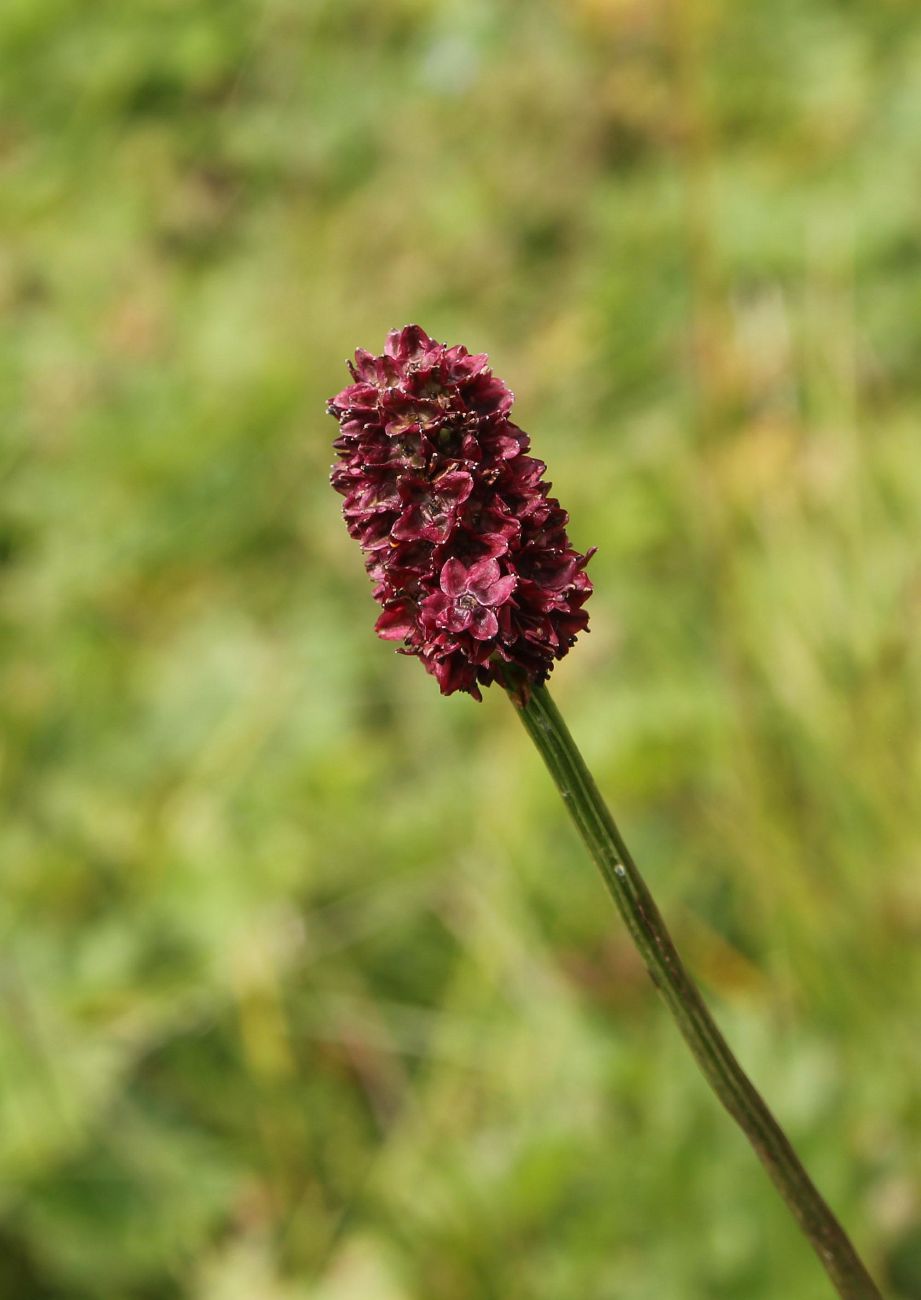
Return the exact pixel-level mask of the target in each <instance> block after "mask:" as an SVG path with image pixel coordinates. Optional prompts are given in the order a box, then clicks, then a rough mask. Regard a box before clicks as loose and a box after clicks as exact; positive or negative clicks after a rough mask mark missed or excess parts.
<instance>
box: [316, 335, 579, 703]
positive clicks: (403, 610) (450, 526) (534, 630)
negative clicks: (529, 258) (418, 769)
mask: <svg viewBox="0 0 921 1300" xmlns="http://www.w3.org/2000/svg"><path fill="white" fill-rule="evenodd" d="M349 369H350V371H351V374H352V379H353V380H354V382H353V383H352V384H350V385H349V386H348V387H347V388H344V389H343V390H342V392H341V393H339V394H337V396H336V397H334V398H332V399H331V401H330V402H329V406H328V409H329V412H330V414H331V415H333V416H334V417H335V419H336V420H338V422H339V437H338V438H337V439H336V442H335V444H334V445H335V448H336V452H337V454H338V458H339V459H338V462H337V464H336V465H335V466H334V468H333V472H332V475H331V482H332V485H333V487H334V488H335V489H336V491H337V492H339V493H340V494H341V495H342V496H343V497H344V498H345V502H344V505H343V515H344V517H345V522H346V526H347V527H348V530H349V533H350V534H351V536H352V537H354V538H355V540H356V541H357V542H358V543H359V545H360V546H361V548H362V551H363V553H364V557H365V567H366V568H367V570H368V573H369V574H370V576H371V580H372V582H373V583H374V596H375V599H376V600H377V601H378V602H379V603H380V605H381V606H382V607H383V613H382V614H381V615H380V617H379V619H378V621H377V633H378V635H379V636H381V637H383V638H384V639H385V640H389V641H400V642H402V645H401V647H400V648H401V649H402V650H403V652H404V653H406V654H412V655H417V656H418V657H419V658H420V659H421V660H422V663H423V665H424V667H425V668H426V670H427V671H428V672H430V673H431V674H432V675H433V676H434V677H435V678H436V680H437V682H438V684H439V686H440V688H441V691H442V693H443V694H445V695H450V694H451V693H452V692H453V691H467V692H468V693H469V694H470V695H473V696H474V697H475V698H476V699H480V698H481V696H480V690H479V688H480V686H486V685H488V684H489V683H490V682H492V681H494V680H496V678H497V677H500V678H502V679H503V680H505V678H504V676H503V674H502V664H503V663H504V664H508V665H509V666H510V667H511V669H513V670H515V672H516V677H517V678H518V679H519V680H523V681H524V682H525V683H526V684H528V685H539V684H540V683H542V682H544V681H546V679H547V677H548V676H549V675H550V672H551V669H552V668H553V663H554V660H556V659H562V657H563V656H564V655H565V654H566V652H567V651H568V650H569V649H570V647H571V646H572V645H573V644H574V642H575V640H576V637H577V636H578V634H579V633H580V632H583V631H585V630H586V629H587V627H588V614H587V613H586V611H585V610H584V609H583V606H584V604H585V602H586V600H587V599H588V597H589V596H590V595H591V592H592V584H591V582H590V581H589V578H588V576H587V574H586V573H585V565H586V564H587V562H588V560H589V559H590V558H591V555H592V553H593V552H592V551H589V552H588V553H587V554H584V555H583V554H580V552H578V551H576V550H574V549H573V547H572V546H571V545H570V542H569V537H568V535H567V532H566V524H567V522H568V516H567V514H566V512H565V511H564V510H563V509H562V507H561V506H560V503H559V501H557V499H556V498H555V497H552V496H550V495H549V491H550V484H549V483H546V482H545V481H544V479H543V474H544V470H545V466H544V464H543V462H542V461H539V460H537V459H535V458H534V457H533V456H530V455H528V449H529V446H530V440H529V438H528V435H527V434H526V433H524V431H523V430H521V429H519V428H518V426H517V425H515V424H513V423H512V421H511V420H510V419H509V412H510V410H511V407H512V401H513V396H512V394H511V392H510V391H509V390H508V388H507V387H506V386H505V384H504V383H503V382H502V380H501V379H497V378H496V377H495V376H494V375H493V373H492V371H491V370H490V368H489V364H488V358H487V357H486V356H485V354H480V355H477V356H471V354H470V353H469V352H468V351H467V349H466V348H464V347H450V348H449V347H448V346H447V345H446V344H441V343H436V342H435V341H434V340H433V339H431V338H430V337H429V336H428V334H426V332H425V331H424V330H423V329H421V328H420V327H419V326H418V325H407V326H406V327H405V328H404V329H401V330H393V331H391V333H390V335H389V336H388V338H387V342H386V345H385V347H384V352H383V355H381V356H378V357H376V356H373V355H372V354H371V353H370V352H365V351H364V350H363V349H361V348H359V349H358V351H357V352H356V353H355V361H354V363H351V362H350V363H349Z"/></svg>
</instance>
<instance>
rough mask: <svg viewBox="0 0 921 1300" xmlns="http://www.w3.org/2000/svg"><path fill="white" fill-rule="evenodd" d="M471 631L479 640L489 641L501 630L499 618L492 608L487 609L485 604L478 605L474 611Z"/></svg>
mask: <svg viewBox="0 0 921 1300" xmlns="http://www.w3.org/2000/svg"><path fill="white" fill-rule="evenodd" d="M470 631H471V632H472V633H473V635H474V636H475V637H476V639H477V640H478V641H488V640H490V638H491V637H494V636H495V635H496V633H497V632H498V631H499V620H498V619H497V618H496V616H495V614H494V613H493V611H492V610H491V609H487V608H486V607H485V605H477V607H476V609H475V610H474V611H473V619H472V623H471V627H470Z"/></svg>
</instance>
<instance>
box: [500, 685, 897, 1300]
mask: <svg viewBox="0 0 921 1300" xmlns="http://www.w3.org/2000/svg"><path fill="white" fill-rule="evenodd" d="M507 676H508V680H507V681H506V689H507V690H508V693H509V696H510V698H511V700H512V702H513V703H514V705H515V707H516V709H517V711H518V714H519V716H520V717H521V720H522V722H523V723H524V725H525V727H526V728H527V730H528V733H529V735H530V736H531V739H532V740H533V741H534V743H535V745H536V746H537V748H538V750H539V751H540V754H541V757H542V758H543V760H544V762H545V763H546V765H547V767H548V768H549V770H550V774H551V776H552V777H553V779H554V781H555V782H556V785H557V788H558V789H559V791H560V794H561V795H562V796H563V800H564V802H565V803H566V806H567V807H568V809H569V811H570V813H571V815H572V818H573V821H574V822H575V823H576V826H577V827H578V830H579V833H580V835H581V836H582V838H583V840H584V841H585V843H586V845H587V847H588V850H589V852H590V853H591V855H592V857H593V858H594V859H595V862H596V863H597V864H598V867H599V868H600V870H601V874H602V876H603V877H604V880H605V884H606V885H607V887H608V889H609V891H610V893H611V894H612V895H613V898H614V901H615V903H616V904H617V906H618V908H619V909H620V914H621V916H622V917H623V918H624V921H625V922H626V924H627V929H628V930H629V931H630V934H631V936H632V938H633V942H634V943H635V944H636V946H637V949H638V950H639V953H640V955H641V957H642V958H643V961H644V962H645V964H646V968H647V970H648V971H649V974H650V975H651V977H652V980H653V982H654V984H655V985H656V987H657V988H658V990H659V992H660V993H661V995H662V997H663V998H664V999H665V1002H666V1004H667V1005H668V1008H669V1010H670V1011H671V1013H672V1016H673V1017H674V1019H675V1021H676V1023H677V1025H678V1028H679V1029H680V1030H681V1033H682V1034H683V1035H684V1039H685V1042H686V1043H687V1044H688V1046H689V1047H690V1049H691V1051H692V1052H693V1053H694V1056H695V1058H696V1060H697V1064H698V1065H699V1066H700V1068H701V1069H702V1070H703V1072H704V1074H705V1075H706V1077H707V1079H708V1081H709V1083H710V1086H711V1087H712V1089H713V1091H714V1092H715V1093H716V1095H717V1097H719V1099H720V1101H721V1102H722V1103H723V1105H724V1106H725V1107H726V1109H727V1110H728V1111H729V1114H730V1115H731V1116H732V1118H733V1119H734V1120H735V1121H736V1123H737V1124H738V1125H739V1127H740V1128H741V1129H742V1132H743V1133H744V1134H745V1136H746V1137H747V1138H748V1140H749V1142H750V1143H751V1145H752V1146H753V1147H754V1149H755V1153H756V1154H757V1156H758V1158H759V1159H760V1160H761V1162H762V1164H763V1165H764V1167H765V1168H766V1169H767V1171H768V1173H769V1174H770V1176H771V1178H772V1179H773V1182H774V1185H775V1186H776V1188H777V1190H778V1191H779V1192H780V1194H781V1196H782V1197H783V1199H784V1200H785V1201H786V1203H787V1205H788V1207H789V1209H790V1211H791V1212H792V1214H793V1217H794V1218H795V1219H796V1221H797V1223H798V1224H799V1226H800V1228H801V1229H802V1231H803V1232H804V1233H805V1235H806V1236H807V1237H808V1239H809V1241H810V1243H811V1245H812V1247H813V1249H814V1250H815V1252H816V1254H817V1255H818V1257H819V1259H820V1260H821V1261H822V1264H823V1266H824V1268H825V1270H826V1272H827V1273H828V1276H829V1277H830V1278H831V1280H832V1282H833V1283H834V1285H835V1287H836V1289H837V1291H838V1294H839V1295H840V1296H841V1297H843V1300H882V1297H881V1295H880V1292H879V1290H878V1288H877V1286H876V1284H875V1283H874V1282H873V1279H872V1278H871V1277H870V1275H869V1273H868V1272H867V1270H866V1268H865V1267H864V1265H863V1263H862V1262H861V1260H860V1258H859V1256H858V1254H857V1252H856V1250H855V1249H854V1247H853V1245H852V1244H851V1242H850V1241H849V1239H848V1237H847V1234H846V1233H845V1231H844V1229H843V1228H842V1227H841V1224H840V1223H839V1222H838V1220H837V1219H836V1218H835V1216H834V1214H833V1213H832V1211H831V1210H830V1209H829V1207H828V1206H827V1205H826V1203H825V1201H824V1200H823V1199H822V1197H821V1195H820V1194H819V1192H818V1190H817V1189H816V1187H815V1185H814V1184H813V1182H812V1180H811V1179H810V1177H809V1175H808V1174H807V1173H806V1170H805V1169H804V1168H803V1166H802V1164H801V1163H800V1161H799V1158H798V1156H797V1155H796V1152H795V1151H794V1150H793V1148H792V1146H791V1145H790V1142H789V1140H788V1139H787V1137H786V1135H785V1133H784V1132H783V1130H782V1129H781V1127H780V1125H779V1124H778V1123H777V1121H776V1120H775V1118H774V1116H773V1115H772V1114H771V1112H770V1111H769V1110H768V1108H767V1106H766V1105H765V1103H764V1100H763V1099H762V1097H761V1096H760V1095H759V1093H758V1092H757V1090H756V1089H755V1087H754V1085H753V1084H752V1082H751V1080H750V1079H749V1078H748V1076H747V1075H746V1074H745V1072H744V1070H743V1069H742V1067H741V1066H740V1065H739V1063H738V1061H737V1060H736V1058H735V1057H734V1056H733V1054H732V1052H731V1051H730V1049H729V1045H728V1044H727V1042H726V1040H725V1038H724V1037H723V1035H722V1034H721V1033H720V1031H719V1029H718V1028H717V1026H716V1023H715V1022H714V1020H713V1018H712V1016H711V1015H710V1012H709V1011H708V1010H707V1008H706V1005H705V1004H704V1000H703V997H702V996H701V993H700V990H699V989H698V987H697V985H696V984H695V983H694V981H693V979H692V978H691V976H690V975H689V974H688V972H687V970H686V969H685V967H684V964H683V962H682V960H681V958H680V957H679V956H678V952H677V950H676V948H675V945H674V943H673V941H672V938H671V935H670V934H669V932H668V930H667V929H666V926H665V922H664V921H663V919H662V916H661V914H660V912H659V909H658V908H657V907H656V904H655V902H654V900H653V897H652V895H651V894H650V892H649V889H648V888H647V886H646V883H645V881H644V880H643V878H642V876H641V875H640V873H639V871H638V870H637V868H636V865H635V864H634V862H633V859H632V858H631V856H630V853H629V850H628V849H627V846H626V844H624V841H623V839H622V838H621V834H620V831H619V830H618V829H617V826H616V825H615V823H614V819H613V817H612V816H611V814H610V812H609V811H608V809H607V807H606V806H605V803H604V800H603V799H602V797H601V795H600V794H599V793H598V788H597V786H596V785H595V782H594V781H593V780H592V776H591V773H590V772H589V770H588V768H587V767H586V766H585V761H584V759H583V758H582V755H581V754H580V753H579V751H578V749H577V748H576V745H575V742H574V741H573V738H572V736H571V735H570V734H569V731H568V729H567V727H566V723H565V722H564V721H563V719H562V717H561V716H560V713H559V711H558V709H557V707H556V705H555V704H554V703H553V701H552V699H551V698H550V695H549V694H548V692H547V690H546V688H545V687H543V686H539V687H537V688H536V689H533V688H532V689H530V690H528V689H527V687H522V685H521V683H520V681H519V680H517V679H512V677H511V674H510V673H508V672H507Z"/></svg>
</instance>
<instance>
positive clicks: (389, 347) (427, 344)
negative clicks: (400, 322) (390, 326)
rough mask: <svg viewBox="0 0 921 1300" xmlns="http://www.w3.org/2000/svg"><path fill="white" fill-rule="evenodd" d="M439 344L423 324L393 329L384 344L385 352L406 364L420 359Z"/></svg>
mask: <svg viewBox="0 0 921 1300" xmlns="http://www.w3.org/2000/svg"><path fill="white" fill-rule="evenodd" d="M437 346H438V344H437V343H436V342H435V340H434V339H433V338H430V337H429V335H428V334H426V332H425V330H424V329H423V328H422V326H421V325H404V326H403V328H402V329H396V330H391V331H390V333H389V334H388V335H387V342H386V343H385V344H384V353H385V355H386V356H388V357H393V359H394V361H398V362H400V363H401V364H403V365H406V364H408V363H410V362H413V361H418V360H419V359H420V358H421V357H424V356H425V354H426V352H430V351H431V350H432V349H433V348H435V347H437Z"/></svg>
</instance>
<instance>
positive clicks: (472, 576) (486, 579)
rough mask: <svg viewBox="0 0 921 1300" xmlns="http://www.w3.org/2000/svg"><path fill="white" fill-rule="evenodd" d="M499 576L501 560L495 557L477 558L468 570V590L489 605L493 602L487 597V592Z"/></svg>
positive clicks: (482, 602)
mask: <svg viewBox="0 0 921 1300" xmlns="http://www.w3.org/2000/svg"><path fill="white" fill-rule="evenodd" d="M498 578H499V562H498V561H497V560H493V559H491V558H490V559H482V560H477V561H476V563H475V564H471V566H470V568H469V570H468V572H467V585H466V590H467V591H469V592H471V593H472V594H473V595H474V596H476V598H477V600H478V601H479V602H480V604H481V605H488V604H490V603H491V602H490V601H489V600H487V599H486V593H487V592H488V591H489V589H490V587H491V586H492V585H493V583H494V582H496V581H497V580H498Z"/></svg>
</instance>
